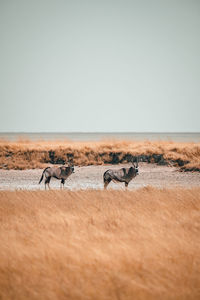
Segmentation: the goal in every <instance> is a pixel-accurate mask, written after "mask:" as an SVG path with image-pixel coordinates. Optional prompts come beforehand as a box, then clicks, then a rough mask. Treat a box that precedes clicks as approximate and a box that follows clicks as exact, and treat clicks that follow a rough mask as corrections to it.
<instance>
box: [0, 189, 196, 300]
mask: <svg viewBox="0 0 200 300" xmlns="http://www.w3.org/2000/svg"><path fill="white" fill-rule="evenodd" d="M0 241H1V244H0V299H97V300H98V299H112V300H113V299H200V188H193V189H174V190H157V189H154V188H151V187H147V188H143V189H140V190H136V191H127V192H123V191H112V190H111V191H78V192H70V191H48V192H45V191H16V192H8V191H1V192H0Z"/></svg>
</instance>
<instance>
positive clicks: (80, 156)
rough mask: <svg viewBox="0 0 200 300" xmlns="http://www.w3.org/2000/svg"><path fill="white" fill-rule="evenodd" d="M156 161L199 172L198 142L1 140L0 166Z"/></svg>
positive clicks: (15, 167)
mask: <svg viewBox="0 0 200 300" xmlns="http://www.w3.org/2000/svg"><path fill="white" fill-rule="evenodd" d="M138 155H140V156H141V160H142V161H147V162H155V163H158V164H166V163H170V164H173V165H176V166H179V167H180V168H181V169H182V170H186V171H200V143H182V142H170V141H168V142H163V141H157V142H150V141H143V142H138V141H137V142H134V141H117V140H114V141H108V140H107V141H98V142H94V141H93V142H72V141H53V142H50V141H49V142H47V141H38V142H35V141H34V142H33V141H29V140H18V141H15V142H9V141H4V140H1V141H0V168H4V169H31V168H43V167H45V166H47V165H48V164H49V163H51V164H62V163H66V162H67V161H68V160H73V161H74V164H75V165H80V166H87V165H100V164H104V163H111V164H116V163H124V162H127V161H130V160H131V159H132V156H138Z"/></svg>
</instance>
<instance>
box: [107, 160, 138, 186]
mask: <svg viewBox="0 0 200 300" xmlns="http://www.w3.org/2000/svg"><path fill="white" fill-rule="evenodd" d="M132 164H133V167H132V166H131V167H130V168H121V169H119V170H107V171H106V172H105V173H104V174H103V180H104V189H106V188H107V186H108V184H109V183H110V182H111V181H112V180H113V181H114V182H124V183H125V187H126V188H127V187H128V184H129V182H130V181H131V180H132V179H133V178H134V177H135V176H137V175H138V174H139V172H138V157H137V162H136V165H135V164H134V163H133V162H132Z"/></svg>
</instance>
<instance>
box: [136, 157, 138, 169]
mask: <svg viewBox="0 0 200 300" xmlns="http://www.w3.org/2000/svg"><path fill="white" fill-rule="evenodd" d="M136 168H138V156H137V165H136Z"/></svg>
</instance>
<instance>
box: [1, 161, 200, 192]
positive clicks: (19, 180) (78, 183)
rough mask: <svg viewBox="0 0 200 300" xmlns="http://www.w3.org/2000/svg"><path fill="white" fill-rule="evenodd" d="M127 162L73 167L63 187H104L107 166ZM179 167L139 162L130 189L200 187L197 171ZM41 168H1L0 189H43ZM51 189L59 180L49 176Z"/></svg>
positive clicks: (114, 185)
mask: <svg viewBox="0 0 200 300" xmlns="http://www.w3.org/2000/svg"><path fill="white" fill-rule="evenodd" d="M130 165H131V163H129V164H123V165H122V164H120V165H112V166H111V165H102V166H94V165H93V166H84V167H75V173H73V174H72V175H71V176H70V177H69V178H68V179H67V180H66V183H65V188H66V189H70V190H78V189H103V173H104V172H105V171H106V170H107V169H110V168H112V169H118V168H122V167H128V166H130ZM178 170H179V169H178V168H175V167H168V166H158V165H156V164H151V163H149V164H148V163H139V175H138V176H136V178H134V179H133V180H132V181H131V182H130V184H129V189H135V188H141V187H145V186H148V185H151V186H154V187H158V188H161V187H162V188H163V187H165V188H166V187H177V186H179V187H188V188H189V187H194V186H199V187H200V173H199V172H179V171H178ZM42 171H43V170H42V169H34V170H0V190H15V189H28V190H30V189H31V190H38V189H42V190H43V189H44V182H42V183H41V184H40V185H39V184H38V182H39V179H40V177H41V174H42ZM50 187H51V188H52V189H59V188H60V181H59V180H57V179H54V178H53V179H52V180H51V183H50ZM108 189H124V183H118V184H116V183H113V182H111V183H110V184H109V186H108Z"/></svg>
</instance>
